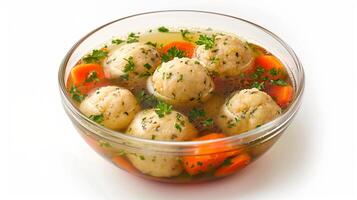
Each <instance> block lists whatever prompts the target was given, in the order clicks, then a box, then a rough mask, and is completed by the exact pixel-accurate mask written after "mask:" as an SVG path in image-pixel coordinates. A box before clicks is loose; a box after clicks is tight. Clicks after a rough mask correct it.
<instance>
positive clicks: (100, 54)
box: [82, 49, 108, 63]
mask: <svg viewBox="0 0 357 200" xmlns="http://www.w3.org/2000/svg"><path fill="white" fill-rule="evenodd" d="M107 56H108V52H106V51H103V50H97V49H95V50H93V51H92V53H91V54H89V55H87V56H85V57H84V58H83V59H82V60H83V62H85V63H99V62H100V61H101V60H102V59H104V58H105V57H107Z"/></svg>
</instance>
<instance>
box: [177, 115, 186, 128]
mask: <svg viewBox="0 0 357 200" xmlns="http://www.w3.org/2000/svg"><path fill="white" fill-rule="evenodd" d="M182 118H183V117H182V115H181V114H180V113H176V121H177V122H176V123H175V128H176V129H177V130H179V131H180V132H181V131H182V127H183V126H185V121H184V120H183V119H182Z"/></svg>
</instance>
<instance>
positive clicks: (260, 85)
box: [252, 81, 264, 90]
mask: <svg viewBox="0 0 357 200" xmlns="http://www.w3.org/2000/svg"><path fill="white" fill-rule="evenodd" d="M252 87H253V88H257V89H258V90H264V82H260V83H259V82H257V81H254V82H253V83H252Z"/></svg>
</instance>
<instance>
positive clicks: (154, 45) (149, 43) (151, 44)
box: [145, 41, 157, 48]
mask: <svg viewBox="0 0 357 200" xmlns="http://www.w3.org/2000/svg"><path fill="white" fill-rule="evenodd" d="M145 44H147V45H150V46H153V47H155V48H156V46H157V43H156V42H155V43H152V42H150V41H149V42H146V43H145Z"/></svg>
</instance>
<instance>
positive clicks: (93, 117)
mask: <svg viewBox="0 0 357 200" xmlns="http://www.w3.org/2000/svg"><path fill="white" fill-rule="evenodd" d="M89 119H91V120H93V121H95V122H97V123H98V124H100V123H102V122H103V121H104V116H103V114H100V115H91V116H89Z"/></svg>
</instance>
